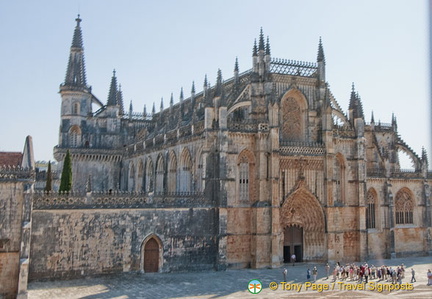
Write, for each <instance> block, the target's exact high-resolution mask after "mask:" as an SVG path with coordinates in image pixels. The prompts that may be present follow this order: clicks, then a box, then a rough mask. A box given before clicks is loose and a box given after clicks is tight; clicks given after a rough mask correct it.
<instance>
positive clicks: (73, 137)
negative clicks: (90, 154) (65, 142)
mask: <svg viewBox="0 0 432 299" xmlns="http://www.w3.org/2000/svg"><path fill="white" fill-rule="evenodd" d="M80 143H81V130H80V128H79V127H78V126H73V127H72V128H71V129H70V131H69V145H70V147H79V146H80Z"/></svg>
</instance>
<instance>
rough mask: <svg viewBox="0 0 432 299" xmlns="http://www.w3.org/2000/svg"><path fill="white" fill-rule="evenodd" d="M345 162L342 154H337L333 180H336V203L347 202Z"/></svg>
mask: <svg viewBox="0 0 432 299" xmlns="http://www.w3.org/2000/svg"><path fill="white" fill-rule="evenodd" d="M345 176H346V175H345V162H344V159H343V156H342V155H341V154H338V155H336V158H335V163H334V168H333V180H334V201H335V204H343V203H344V202H345Z"/></svg>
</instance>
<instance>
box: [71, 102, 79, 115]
mask: <svg viewBox="0 0 432 299" xmlns="http://www.w3.org/2000/svg"><path fill="white" fill-rule="evenodd" d="M79 113H80V103H79V102H74V103H73V104H72V114H79Z"/></svg>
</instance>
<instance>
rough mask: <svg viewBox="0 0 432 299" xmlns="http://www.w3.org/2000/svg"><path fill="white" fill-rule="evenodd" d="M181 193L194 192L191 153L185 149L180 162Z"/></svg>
mask: <svg viewBox="0 0 432 299" xmlns="http://www.w3.org/2000/svg"><path fill="white" fill-rule="evenodd" d="M180 163H181V164H180V184H179V187H180V192H191V191H192V186H191V185H192V159H191V156H190V153H189V151H188V150H187V149H185V150H184V151H183V153H182V155H181V162H180Z"/></svg>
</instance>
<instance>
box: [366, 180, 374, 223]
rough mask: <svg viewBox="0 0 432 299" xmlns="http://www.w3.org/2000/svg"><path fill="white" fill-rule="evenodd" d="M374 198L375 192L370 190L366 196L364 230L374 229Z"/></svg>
mask: <svg viewBox="0 0 432 299" xmlns="http://www.w3.org/2000/svg"><path fill="white" fill-rule="evenodd" d="M376 198H377V194H376V192H375V190H374V189H373V188H372V189H370V190H369V191H368V192H367V195H366V228H376V225H375V217H376Z"/></svg>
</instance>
